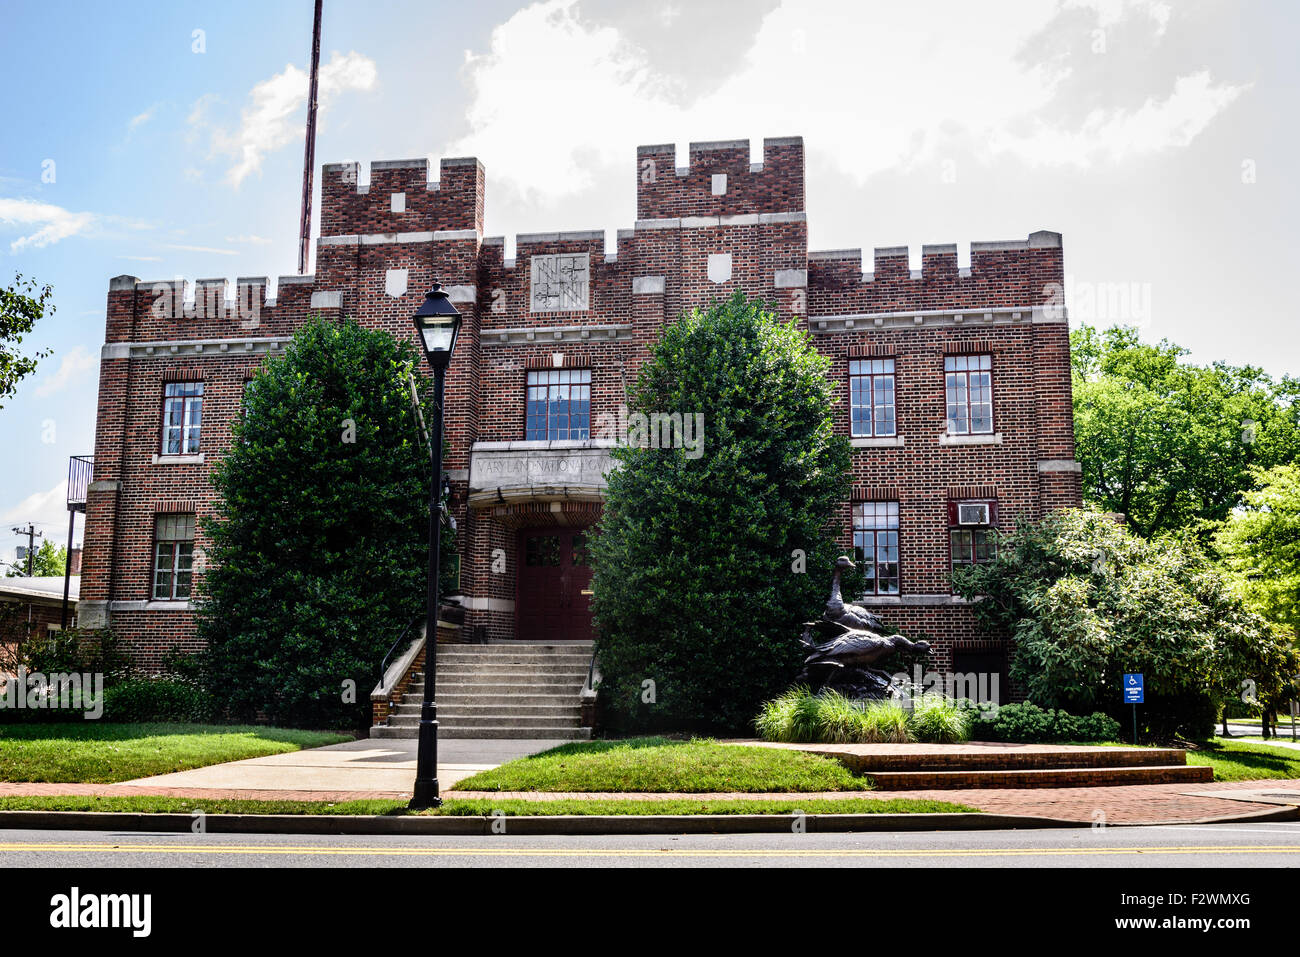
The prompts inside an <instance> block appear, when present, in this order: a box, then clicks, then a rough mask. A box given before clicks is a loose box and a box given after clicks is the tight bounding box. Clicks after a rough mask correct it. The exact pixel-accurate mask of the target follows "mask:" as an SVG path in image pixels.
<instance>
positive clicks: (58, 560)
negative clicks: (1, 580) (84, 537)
mask: <svg viewBox="0 0 1300 957" xmlns="http://www.w3.org/2000/svg"><path fill="white" fill-rule="evenodd" d="M67 567H68V549H67V547H66V546H64V545H55V544H54V543H53V542H52V541H50V540H49V539H48V538H47V539H46V540H45V541H43V542H41V546H40V548H38V549H36V552H35V554H33V555H32V577H33V578H42V577H45V578H49V577H52V576H58V575H62V574H63V573H64V571H66V570H67ZM26 574H27V559H23V560H22V561H20V562H15V563H14V564H12V565H11V566H9V568H8V570H7V571H6V572H5V577H6V578H15V577H17V576H19V575H26Z"/></svg>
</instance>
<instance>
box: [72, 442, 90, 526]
mask: <svg viewBox="0 0 1300 957" xmlns="http://www.w3.org/2000/svg"><path fill="white" fill-rule="evenodd" d="M94 472H95V457H94V456H93V455H73V456H71V457H70V458H69V459H68V511H70V512H84V511H85V510H86V493H87V492H88V491H89V490H90V479H91V476H92V475H93V474H94Z"/></svg>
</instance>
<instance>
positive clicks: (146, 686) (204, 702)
mask: <svg viewBox="0 0 1300 957" xmlns="http://www.w3.org/2000/svg"><path fill="white" fill-rule="evenodd" d="M215 713H216V707H215V702H214V701H213V698H212V695H210V694H209V693H208V692H207V691H205V690H204V689H202V688H200V687H199V686H198V685H197V684H194V683H193V682H190V681H185V680H182V679H180V678H173V677H166V676H164V677H156V678H128V679H127V680H126V681H122V682H119V683H118V684H115V685H113V686H112V687H110V688H106V689H104V720H105V721H114V722H155V721H179V722H186V723H194V724H203V723H205V722H208V721H211V720H212V718H213V716H214V714H215Z"/></svg>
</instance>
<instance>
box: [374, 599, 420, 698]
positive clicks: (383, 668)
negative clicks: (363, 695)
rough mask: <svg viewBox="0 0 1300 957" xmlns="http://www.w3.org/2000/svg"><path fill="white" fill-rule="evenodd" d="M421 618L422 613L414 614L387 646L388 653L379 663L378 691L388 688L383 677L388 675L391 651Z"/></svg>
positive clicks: (394, 649) (395, 649)
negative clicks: (394, 639) (395, 638)
mask: <svg viewBox="0 0 1300 957" xmlns="http://www.w3.org/2000/svg"><path fill="white" fill-rule="evenodd" d="M423 619H424V616H423V615H416V616H415V617H414V618H412V619H411V620H410V621H408V622H407V623H406V627H405V628H403V629H402V633H401V634H400V635H398V636H397V640H396V641H394V642H393V643H392V645H390V646H389V648H388V654H386V655H384V660H383V662H382V663H381V664H380V665H379V690H380V691H387V690H388V689H387V688H385V687H384V679H385V678H387V677H388V662H389V660H390V659H391V658H392V657H393V653H394V652H395V651H397V649H398V647H399V646H400V645H401V644H402V639H404V638H405V637H406V636H407V635H408V634H410V631H411V628H412V626H414V625H415V623H416V622H418V621H422V620H423Z"/></svg>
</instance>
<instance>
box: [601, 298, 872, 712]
mask: <svg viewBox="0 0 1300 957" xmlns="http://www.w3.org/2000/svg"><path fill="white" fill-rule="evenodd" d="M827 367H828V361H827V360H826V359H825V358H823V357H822V356H820V355H819V354H818V353H817V351H816V350H815V349H814V348H813V346H812V344H811V342H810V341H809V337H808V335H807V334H806V333H804V332H801V331H799V330H798V328H797V327H796V326H795V325H794V324H793V323H783V322H781V321H780V319H779V318H778V317H777V316H776V315H775V314H774V313H773V312H772V311H770V307H768V306H766V305H765V304H764V303H762V302H759V301H751V300H748V299H746V298H745V296H744V295H743V294H742V293H739V292H738V293H736V295H734V296H733V297H732V298H731V299H729V300H727V301H726V302H715V303H713V304H712V305H711V306H710V307H709V308H708V309H706V310H703V309H697V310H695V311H693V312H691V313H689V314H687V315H684V316H683V317H682V318H681V319H679V320H678V321H677V322H676V323H675V324H673V325H671V326H669V327H668V328H666V329H665V330H664V332H663V336H662V338H661V339H660V341H659V342H658V344H657V345H655V346H654V347H653V349H652V354H651V357H650V359H649V361H648V362H647V363H646V364H645V365H644V366H643V367H642V369H641V373H640V376H639V379H638V381H637V383H636V386H635V388H634V390H633V395H632V397H631V398H632V402H631V405H632V408H633V415H632V416H629V432H630V433H631V434H630V435H629V437H628V439H629V440H628V442H627V444H626V445H624V446H620V447H619V448H616V449H615V450H614V453H613V455H614V458H615V460H616V461H617V462H618V463H619V464H620V465H621V468H618V469H616V470H615V471H613V472H612V473H611V474H610V477H609V488H608V491H607V494H606V499H605V507H604V512H603V516H602V518H601V522H600V532H599V534H598V535H597V536H596V538H595V541H594V543H593V546H592V551H593V565H594V590H595V595H596V598H595V614H596V619H597V623H598V625H599V634H598V637H597V639H596V647H597V650H598V651H599V654H600V661H601V669H602V672H603V681H602V684H601V693H602V696H603V699H604V706H605V708H606V715H607V717H608V718H609V719H610V721H611V723H613V724H615V725H617V724H622V725H624V726H627V727H661V728H667V727H672V728H710V729H728V730H742V729H745V728H748V727H749V721H750V719H751V718H752V717H753V715H754V714H755V713H756V712H757V710H758V706H759V704H760V702H762V701H763V700H765V699H766V698H768V697H771V696H772V695H773V694H775V693H777V692H780V691H782V690H784V688H785V687H786V686H787V685H788V684H789V682H790V681H791V679H793V678H794V676H795V675H796V673H797V671H798V667H799V663H800V660H801V657H802V656H801V653H800V647H799V645H798V641H797V637H798V627H799V623H800V622H801V621H804V620H806V619H807V618H808V616H809V615H810V614H811V613H812V612H814V611H816V610H817V609H819V608H820V607H821V605H822V604H823V603H824V601H825V589H826V587H827V582H828V581H829V574H830V569H831V566H832V564H833V562H834V559H835V556H836V554H837V546H836V543H835V538H834V536H833V529H832V528H831V527H830V523H831V519H832V516H833V514H834V512H835V510H836V508H837V507H838V506H839V504H840V503H841V502H843V501H844V499H845V498H846V497H847V495H848V475H849V449H848V443H847V441H846V440H845V439H844V438H842V437H837V436H835V435H834V434H833V430H832V424H831V403H832V386H831V383H830V380H829V379H828V378H827V376H826V370H827ZM637 413H639V414H642V415H647V416H649V415H650V414H652V413H658V414H660V415H670V416H671V415H681V416H682V417H683V418H684V419H685V417H688V416H692V415H694V414H695V413H700V414H702V415H703V438H704V442H703V446H702V448H700V449H698V450H696V451H698V454H696V451H693V450H691V449H688V448H664V447H662V446H663V445H664V443H663V442H662V441H661V442H659V443H658V444H659V445H660V446H661V447H652V446H643V445H641V444H639V442H638V441H637V440H638V438H639V437H638V436H637V435H636V430H635V425H636V421H635V415H636V414H637ZM801 555H802V556H804V557H803V558H802V559H800V557H799V556H801ZM852 587H853V586H852V585H851V584H850V585H849V588H850V593H852V592H851V589H852ZM647 681H649V682H653V685H646V684H643V683H644V682H647ZM651 692H652V694H651ZM650 697H653V701H652V702H651V701H649V700H647V699H649V698H650Z"/></svg>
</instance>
